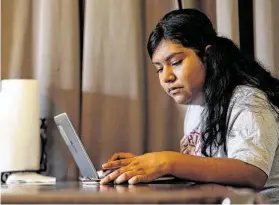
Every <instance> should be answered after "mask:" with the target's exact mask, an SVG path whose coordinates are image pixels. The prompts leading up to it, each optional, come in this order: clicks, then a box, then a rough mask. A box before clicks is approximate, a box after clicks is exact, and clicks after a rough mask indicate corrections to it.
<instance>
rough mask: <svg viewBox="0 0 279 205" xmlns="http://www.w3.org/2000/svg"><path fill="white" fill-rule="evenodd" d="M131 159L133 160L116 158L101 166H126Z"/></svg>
mask: <svg viewBox="0 0 279 205" xmlns="http://www.w3.org/2000/svg"><path fill="white" fill-rule="evenodd" d="M132 161H133V159H132V158H129V159H121V160H116V161H111V162H107V163H105V164H103V165H102V167H103V168H104V169H111V168H115V167H121V166H127V165H128V164H130V163H131V162H132Z"/></svg>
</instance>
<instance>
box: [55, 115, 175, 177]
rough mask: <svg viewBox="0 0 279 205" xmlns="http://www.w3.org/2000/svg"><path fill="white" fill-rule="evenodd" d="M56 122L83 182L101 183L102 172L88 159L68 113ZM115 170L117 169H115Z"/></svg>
mask: <svg viewBox="0 0 279 205" xmlns="http://www.w3.org/2000/svg"><path fill="white" fill-rule="evenodd" d="M54 122H55V123H56V125H57V128H58V130H59V132H60V134H61V136H62V137H63V139H64V141H65V142H66V144H67V146H68V148H69V150H70V152H71V153H72V155H73V158H74V160H75V162H76V164H77V166H78V168H79V170H80V173H81V176H82V177H81V178H80V180H81V181H82V182H90V181H91V182H99V181H100V180H101V178H102V177H103V176H102V171H97V170H96V169H95V167H94V165H93V164H92V162H91V160H90V158H89V157H88V155H87V153H86V151H85V149H84V147H83V145H82V143H81V141H80V139H79V137H78V135H77V133H76V131H75V129H74V127H73V125H72V123H71V121H70V119H69V118H68V116H67V114H66V113H62V114H59V115H57V116H55V117H54ZM114 170H115V169H114ZM171 179H174V177H160V178H158V179H156V180H155V181H161V180H171Z"/></svg>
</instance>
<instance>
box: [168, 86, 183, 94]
mask: <svg viewBox="0 0 279 205" xmlns="http://www.w3.org/2000/svg"><path fill="white" fill-rule="evenodd" d="M182 88H183V87H172V88H169V93H170V94H171V95H176V94H178V93H180V92H181V91H182Z"/></svg>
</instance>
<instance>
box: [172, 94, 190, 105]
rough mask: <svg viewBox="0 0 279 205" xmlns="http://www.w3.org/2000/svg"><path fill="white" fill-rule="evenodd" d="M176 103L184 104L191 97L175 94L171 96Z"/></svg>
mask: <svg viewBox="0 0 279 205" xmlns="http://www.w3.org/2000/svg"><path fill="white" fill-rule="evenodd" d="M172 97H173V99H174V100H175V102H176V103H177V104H181V105H186V104H188V103H189V102H190V101H191V98H189V97H186V96H185V95H175V96H172Z"/></svg>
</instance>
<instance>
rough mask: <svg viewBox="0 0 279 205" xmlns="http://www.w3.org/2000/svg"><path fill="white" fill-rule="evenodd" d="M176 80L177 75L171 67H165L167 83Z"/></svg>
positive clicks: (164, 74)
mask: <svg viewBox="0 0 279 205" xmlns="http://www.w3.org/2000/svg"><path fill="white" fill-rule="evenodd" d="M175 80H176V76H175V74H174V73H173V71H172V69H171V68H165V69H164V70H163V81H164V82H165V83H170V82H173V81H175Z"/></svg>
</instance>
